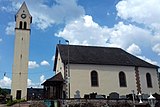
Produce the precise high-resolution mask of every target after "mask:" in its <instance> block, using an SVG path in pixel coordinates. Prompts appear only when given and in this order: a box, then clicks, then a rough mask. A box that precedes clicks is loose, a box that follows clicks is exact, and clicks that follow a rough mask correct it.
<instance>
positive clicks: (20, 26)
mask: <svg viewBox="0 0 160 107" xmlns="http://www.w3.org/2000/svg"><path fill="white" fill-rule="evenodd" d="M19 28H20V29H22V21H20V22H19Z"/></svg>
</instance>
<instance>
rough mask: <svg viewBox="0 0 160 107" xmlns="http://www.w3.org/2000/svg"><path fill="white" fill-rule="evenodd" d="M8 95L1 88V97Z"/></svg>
mask: <svg viewBox="0 0 160 107" xmlns="http://www.w3.org/2000/svg"><path fill="white" fill-rule="evenodd" d="M7 94H8V93H7V92H6V91H5V90H3V89H2V88H1V87H0V95H4V96H6V95H7Z"/></svg>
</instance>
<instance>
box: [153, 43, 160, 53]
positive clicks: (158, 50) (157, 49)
mask: <svg viewBox="0 0 160 107" xmlns="http://www.w3.org/2000/svg"><path fill="white" fill-rule="evenodd" d="M152 50H153V51H154V52H155V53H157V54H158V55H160V43H159V44H156V45H154V47H153V48H152Z"/></svg>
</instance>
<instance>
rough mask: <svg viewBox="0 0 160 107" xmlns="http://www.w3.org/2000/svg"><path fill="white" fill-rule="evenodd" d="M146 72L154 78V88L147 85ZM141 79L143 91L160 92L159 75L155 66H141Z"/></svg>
mask: <svg viewBox="0 0 160 107" xmlns="http://www.w3.org/2000/svg"><path fill="white" fill-rule="evenodd" d="M146 73H150V74H151V79H152V88H148V87H147V81H146ZM139 74H140V81H141V89H142V93H146V94H150V93H152V94H153V93H155V92H157V93H159V84H158V75H157V71H156V69H153V68H142V67H141V68H139Z"/></svg>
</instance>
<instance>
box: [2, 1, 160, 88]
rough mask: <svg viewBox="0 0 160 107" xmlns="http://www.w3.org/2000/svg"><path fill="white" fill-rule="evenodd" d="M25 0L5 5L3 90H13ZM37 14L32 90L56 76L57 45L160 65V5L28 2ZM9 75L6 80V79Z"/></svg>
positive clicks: (32, 40) (31, 59) (31, 63)
mask: <svg viewBox="0 0 160 107" xmlns="http://www.w3.org/2000/svg"><path fill="white" fill-rule="evenodd" d="M23 1H24V0H0V19H1V21H0V87H3V88H10V85H11V78H12V64H13V51H14V37H15V34H14V26H15V22H14V21H15V19H14V15H15V14H16V12H17V11H18V9H19V8H20V6H21V4H22V3H23ZM25 2H26V4H27V6H28V9H29V11H30V13H31V15H32V18H33V23H32V25H31V36H30V52H29V71H28V87H31V86H32V87H41V85H40V84H41V83H42V82H43V81H44V80H45V79H47V78H50V77H52V76H53V75H54V72H53V63H54V54H55V46H56V44H57V43H58V42H59V40H61V43H63V44H65V40H69V41H70V44H74V45H77V44H78V45H96V46H105V47H120V48H122V49H124V50H126V51H127V52H129V53H131V54H133V55H135V56H137V57H139V58H141V59H143V60H145V61H148V62H150V63H152V64H156V65H159V66H160V18H159V17H160V14H159V12H160V7H159V5H160V1H159V0H147V1H146V2H144V1H141V0H121V1H120V0H25ZM4 74H5V75H4Z"/></svg>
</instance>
